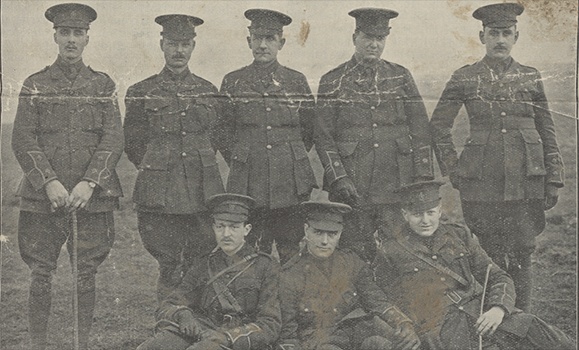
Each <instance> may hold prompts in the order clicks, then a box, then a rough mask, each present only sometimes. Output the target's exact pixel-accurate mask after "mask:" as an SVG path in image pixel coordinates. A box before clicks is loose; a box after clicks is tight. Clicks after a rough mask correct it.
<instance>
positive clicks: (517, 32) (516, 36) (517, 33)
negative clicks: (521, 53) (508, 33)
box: [515, 30, 519, 43]
mask: <svg viewBox="0 0 579 350" xmlns="http://www.w3.org/2000/svg"><path fill="white" fill-rule="evenodd" d="M517 40H519V31H518V30H517V31H516V32H515V43H516V42H517Z"/></svg>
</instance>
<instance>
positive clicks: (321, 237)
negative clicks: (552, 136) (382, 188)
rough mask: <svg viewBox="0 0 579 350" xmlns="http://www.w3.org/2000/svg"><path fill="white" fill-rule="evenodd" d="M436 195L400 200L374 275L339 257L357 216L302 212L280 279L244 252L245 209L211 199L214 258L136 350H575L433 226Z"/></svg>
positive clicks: (474, 254) (337, 207)
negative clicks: (397, 223) (294, 249)
mask: <svg viewBox="0 0 579 350" xmlns="http://www.w3.org/2000/svg"><path fill="white" fill-rule="evenodd" d="M441 184H442V183H441V182H437V181H427V182H419V183H414V184H411V185H408V186H405V187H403V188H401V189H400V190H399V192H400V194H401V197H402V198H403V203H402V208H403V209H402V211H401V213H400V215H402V216H403V218H404V220H405V222H406V226H405V227H404V229H402V230H401V231H400V232H378V237H380V238H382V240H381V241H380V244H379V246H378V255H377V258H376V261H375V264H374V266H373V269H372V268H371V266H370V265H368V264H367V263H366V262H364V261H363V260H361V259H360V258H359V257H358V256H357V255H356V254H355V253H353V252H351V251H348V250H340V249H339V247H338V245H339V241H340V236H341V234H342V229H343V226H344V214H346V213H348V212H349V211H351V210H352V209H351V207H350V206H348V205H346V204H342V203H336V202H330V201H329V200H328V199H327V197H325V196H324V194H325V193H324V192H320V193H319V194H320V196H319V197H320V198H316V199H314V200H310V201H307V202H304V203H302V205H301V207H302V209H303V213H304V238H303V240H302V243H301V246H302V248H301V250H300V253H299V254H297V255H295V256H294V257H293V258H291V259H290V260H289V261H288V262H287V263H285V264H284V266H283V267H280V266H279V263H278V262H277V260H276V259H275V258H274V257H272V256H271V255H268V254H265V253H263V252H259V251H256V250H255V249H254V248H253V247H252V246H250V245H249V244H246V243H245V239H246V237H247V235H248V234H249V233H250V231H251V228H252V226H251V224H250V223H249V221H248V220H249V218H250V211H251V208H252V204H253V203H254V200H253V199H252V198H251V197H247V196H243V195H238V194H231V193H225V194H219V195H215V196H213V197H211V198H210V199H209V200H208V203H207V205H208V207H209V208H210V210H211V213H212V217H213V231H214V233H215V239H216V243H217V247H216V248H215V249H214V250H213V251H212V252H211V253H209V254H207V255H205V256H200V257H198V258H197V259H196V261H195V262H194V263H193V264H192V266H191V268H190V270H189V271H188V273H187V274H186V276H185V277H184V279H183V281H182V283H181V285H180V286H179V287H178V288H177V289H176V290H174V291H173V292H172V293H171V294H170V295H169V296H168V297H167V298H166V299H165V300H164V301H163V302H162V303H161V304H160V306H159V308H158V310H157V312H156V317H157V325H156V329H155V335H154V337H152V338H150V339H148V340H147V341H146V342H144V343H143V344H141V345H140V346H139V347H138V350H151V349H171V350H181V349H182V350H212V349H215V350H217V349H219V350H221V349H234V350H249V349H278V350H290V349H291V350H298V349H304V350H314V349H316V350H356V349H360V350H373V349H376V350H378V349H405V350H409V349H432V350H438V349H440V350H451V349H457V350H468V349H482V348H483V346H484V349H553V350H554V349H575V344H574V342H573V340H572V339H571V338H569V337H568V336H567V335H565V334H564V333H563V332H562V331H561V330H559V329H557V328H556V327H553V326H551V325H548V324H547V323H545V322H544V321H543V320H541V319H540V318H538V317H537V316H534V315H531V314H528V313H525V312H523V311H522V310H519V309H517V308H515V299H516V295H515V289H514V285H513V281H512V279H511V277H510V276H509V275H508V274H507V273H506V272H505V271H503V270H502V269H501V268H499V267H498V266H497V265H496V264H495V263H493V261H492V260H491V259H490V258H489V257H488V255H487V253H486V252H485V251H484V250H483V249H482V248H481V246H480V245H479V243H478V240H477V238H476V236H474V235H472V234H471V233H470V231H469V230H468V229H467V228H465V227H463V226H458V225H453V224H443V223H441V222H440V218H441V215H442V212H441V196H440V193H439V187H440V185H441Z"/></svg>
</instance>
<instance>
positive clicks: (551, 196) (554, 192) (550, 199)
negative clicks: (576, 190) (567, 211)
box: [545, 184, 559, 210]
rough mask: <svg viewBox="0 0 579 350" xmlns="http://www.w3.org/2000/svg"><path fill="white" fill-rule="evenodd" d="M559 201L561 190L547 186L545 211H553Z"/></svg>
mask: <svg viewBox="0 0 579 350" xmlns="http://www.w3.org/2000/svg"><path fill="white" fill-rule="evenodd" d="M558 201H559V188H557V187H555V186H554V185H551V184H548V185H547V186H545V210H549V209H553V207H554V206H555V205H556V204H557V202H558Z"/></svg>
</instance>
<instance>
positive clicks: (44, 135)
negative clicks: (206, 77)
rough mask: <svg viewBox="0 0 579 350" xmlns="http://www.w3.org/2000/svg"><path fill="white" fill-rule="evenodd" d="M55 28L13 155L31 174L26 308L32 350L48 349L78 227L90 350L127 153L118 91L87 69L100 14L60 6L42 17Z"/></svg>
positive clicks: (83, 336) (23, 205)
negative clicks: (51, 53) (57, 276)
mask: <svg viewBox="0 0 579 350" xmlns="http://www.w3.org/2000/svg"><path fill="white" fill-rule="evenodd" d="M44 15H45V16H46V18H47V19H48V20H49V21H51V22H52V23H54V29H55V33H54V41H55V42H56V44H57V45H58V49H59V54H58V58H57V59H56V62H54V64H52V65H51V66H48V67H46V68H45V69H43V70H42V71H40V72H38V73H36V74H33V75H31V76H30V77H28V78H27V79H26V80H25V81H24V86H23V87H22V91H21V93H20V100H19V103H18V111H17V112H16V119H15V121H14V130H13V134H12V148H13V150H14V153H15V155H16V159H18V162H19V163H20V166H21V167H22V170H23V171H24V174H25V176H24V178H23V179H22V183H21V186H20V190H19V196H20V197H21V202H20V217H19V222H18V243H19V246H20V255H21V256H22V259H23V260H24V262H25V263H26V264H27V265H28V266H29V267H30V269H31V270H32V276H31V277H32V278H31V282H30V295H29V299H28V322H29V332H30V336H31V340H32V348H33V349H35V350H36V349H45V348H46V346H47V328H48V319H49V316H50V307H51V300H52V298H51V293H52V292H51V288H52V276H53V274H54V273H55V271H56V262H57V259H58V256H59V254H60V250H61V247H62V245H63V244H65V243H66V244H67V249H68V251H69V254H70V255H72V254H73V251H72V244H73V243H72V240H69V239H68V238H69V237H70V235H71V232H72V231H73V229H72V220H71V215H69V213H70V212H73V211H76V215H77V219H78V226H77V228H78V241H79V243H78V250H77V256H78V278H77V280H76V281H75V283H77V284H78V285H77V286H78V319H79V329H78V332H79V344H80V348H81V349H86V348H87V347H88V340H89V333H90V328H91V325H92V319H93V313H94V306H95V275H96V272H97V268H98V266H99V265H100V264H101V263H102V262H103V261H104V259H105V258H106V257H107V255H108V254H109V251H110V249H111V247H112V244H113V240H114V224H113V210H114V209H117V208H118V197H120V196H122V191H121V185H120V182H119V179H118V177H117V174H116V172H115V166H116V164H117V161H118V160H119V158H120V156H121V154H122V151H123V133H122V129H121V118H120V114H119V110H118V106H117V101H116V95H115V84H114V82H113V81H112V80H111V78H109V76H108V75H106V74H105V73H101V72H97V71H94V70H93V69H91V68H90V67H87V66H85V64H84V63H83V61H82V53H83V51H84V48H85V47H86V45H87V44H88V39H89V37H88V34H87V33H88V29H89V24H90V23H91V22H92V21H94V20H95V19H96V17H97V14H96V12H95V10H94V9H92V8H91V7H89V6H86V5H82V4H60V5H55V6H52V7H50V8H49V9H48V10H46V13H45V14H44Z"/></svg>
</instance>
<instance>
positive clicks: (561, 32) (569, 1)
mask: <svg viewBox="0 0 579 350" xmlns="http://www.w3.org/2000/svg"><path fill="white" fill-rule="evenodd" d="M517 2H518V3H519V4H521V5H523V6H524V7H525V12H523V16H524V15H525V14H526V15H527V16H529V18H530V20H531V24H532V26H533V30H529V31H528V32H529V34H528V35H529V36H531V37H532V38H533V39H549V40H553V41H563V40H568V39H569V38H570V37H573V36H574V35H575V34H576V33H577V8H578V6H579V5H578V3H577V1H576V0H557V1H548V0H517ZM526 32H527V31H526Z"/></svg>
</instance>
